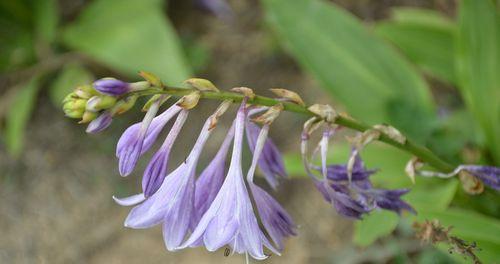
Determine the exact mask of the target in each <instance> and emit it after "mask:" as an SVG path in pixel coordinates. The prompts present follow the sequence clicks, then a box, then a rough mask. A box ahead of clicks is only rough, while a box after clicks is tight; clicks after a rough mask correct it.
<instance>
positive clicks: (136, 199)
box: [113, 193, 146, 206]
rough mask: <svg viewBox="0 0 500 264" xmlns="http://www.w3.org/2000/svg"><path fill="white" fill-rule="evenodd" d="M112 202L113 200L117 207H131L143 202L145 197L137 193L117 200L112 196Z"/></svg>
mask: <svg viewBox="0 0 500 264" xmlns="http://www.w3.org/2000/svg"><path fill="white" fill-rule="evenodd" d="M113 200H115V202H116V203H117V204H119V205H122V206H131V205H136V204H139V203H142V202H143V201H144V200H146V197H145V196H144V194H143V193H138V194H134V195H131V196H127V197H123V198H118V197H116V196H113Z"/></svg>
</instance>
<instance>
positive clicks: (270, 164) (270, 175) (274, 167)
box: [245, 122, 287, 189]
mask: <svg viewBox="0 0 500 264" xmlns="http://www.w3.org/2000/svg"><path fill="white" fill-rule="evenodd" d="M245 130H246V133H247V141H248V146H249V148H250V150H251V151H252V152H254V149H255V143H256V141H257V137H258V135H259V132H260V130H261V129H260V128H259V126H257V125H256V124H254V123H252V122H247V123H246V126H245ZM259 168H260V169H261V170H262V172H263V173H264V176H265V178H266V181H267V182H268V183H269V185H270V186H271V187H272V188H273V189H276V188H277V187H278V184H279V179H280V178H286V177H287V174H286V171H285V165H284V162H283V157H282V156H281V153H280V151H279V150H278V148H277V147H276V145H275V144H274V142H273V141H272V140H271V139H269V138H268V139H266V141H265V144H264V148H263V150H262V155H261V156H260V159H259Z"/></svg>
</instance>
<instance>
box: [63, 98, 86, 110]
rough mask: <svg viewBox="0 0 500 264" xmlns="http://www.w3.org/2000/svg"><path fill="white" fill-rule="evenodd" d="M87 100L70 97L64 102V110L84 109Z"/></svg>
mask: <svg viewBox="0 0 500 264" xmlns="http://www.w3.org/2000/svg"><path fill="white" fill-rule="evenodd" d="M86 104H87V100H84V99H72V100H69V101H67V102H65V103H64V105H63V109H64V110H84V109H85V105H86Z"/></svg>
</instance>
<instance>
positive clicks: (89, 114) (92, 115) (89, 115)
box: [78, 111, 97, 124]
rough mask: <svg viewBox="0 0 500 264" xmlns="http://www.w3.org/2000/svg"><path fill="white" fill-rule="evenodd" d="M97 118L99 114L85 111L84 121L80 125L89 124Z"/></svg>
mask: <svg viewBox="0 0 500 264" xmlns="http://www.w3.org/2000/svg"><path fill="white" fill-rule="evenodd" d="M96 117H97V112H91V111H85V112H83V116H82V120H81V121H80V122H78V123H79V124H85V123H88V122H90V121H92V120H94V119H96Z"/></svg>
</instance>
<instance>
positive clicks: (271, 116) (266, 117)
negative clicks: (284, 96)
mask: <svg viewBox="0 0 500 264" xmlns="http://www.w3.org/2000/svg"><path fill="white" fill-rule="evenodd" d="M281 111H283V105H282V104H281V103H279V104H277V105H273V106H272V107H270V108H269V109H268V110H267V111H266V112H265V113H264V114H262V115H260V116H258V117H256V118H254V119H252V121H254V122H256V123H261V124H271V123H272V122H273V121H274V120H275V119H276V118H278V116H279V115H280V113H281Z"/></svg>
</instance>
